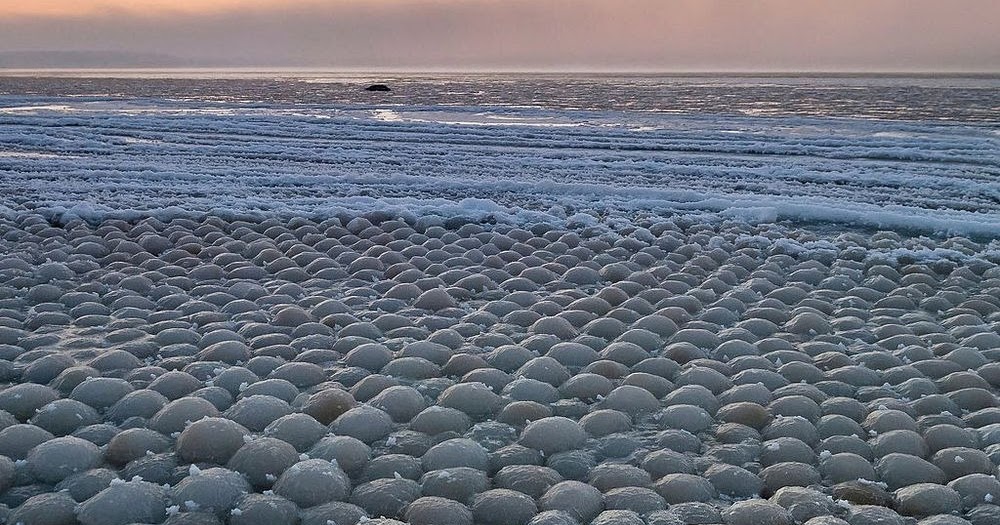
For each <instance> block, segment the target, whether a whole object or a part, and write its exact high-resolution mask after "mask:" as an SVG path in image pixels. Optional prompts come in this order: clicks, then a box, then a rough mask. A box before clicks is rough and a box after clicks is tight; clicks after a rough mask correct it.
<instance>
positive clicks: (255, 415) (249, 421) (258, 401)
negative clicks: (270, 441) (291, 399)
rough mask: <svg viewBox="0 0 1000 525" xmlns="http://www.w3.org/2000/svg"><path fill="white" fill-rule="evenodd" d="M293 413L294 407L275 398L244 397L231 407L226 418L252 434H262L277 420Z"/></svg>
mask: <svg viewBox="0 0 1000 525" xmlns="http://www.w3.org/2000/svg"><path fill="white" fill-rule="evenodd" d="M291 413H292V407H291V406H289V405H288V403H286V402H285V401H282V400H281V399H278V398H276V397H273V396H264V395H253V396H249V397H244V398H242V399H240V400H239V401H237V402H236V404H234V405H233V406H231V407H229V409H228V410H226V412H225V417H226V418H227V419H230V420H232V421H235V422H236V423H238V424H240V425H243V426H244V427H245V428H247V429H248V430H250V431H252V432H260V431H262V430H264V428H266V427H267V426H268V425H270V424H271V423H272V422H274V421H275V420H276V419H278V418H280V417H282V416H286V415H288V414H291Z"/></svg>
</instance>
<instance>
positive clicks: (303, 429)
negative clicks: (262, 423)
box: [263, 413, 328, 452]
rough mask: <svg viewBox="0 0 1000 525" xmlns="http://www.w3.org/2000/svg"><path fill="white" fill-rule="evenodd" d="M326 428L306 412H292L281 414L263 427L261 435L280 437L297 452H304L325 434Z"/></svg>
mask: <svg viewBox="0 0 1000 525" xmlns="http://www.w3.org/2000/svg"><path fill="white" fill-rule="evenodd" d="M327 432H328V430H327V428H326V427H325V426H323V425H322V424H320V422H319V421H316V419H315V418H314V417H312V416H310V415H308V414H303V413H294V414H288V415H285V416H281V417H279V418H278V419H276V420H274V421H272V422H271V424H269V425H267V427H265V428H264V432H263V435H264V436H267V437H272V438H275V439H280V440H282V441H284V442H286V443H288V444H290V445H292V446H293V447H295V450H297V451H299V452H305V451H306V450H309V447H312V446H313V445H315V444H316V442H317V441H319V440H320V439H322V438H323V436H325V435H326V434H327Z"/></svg>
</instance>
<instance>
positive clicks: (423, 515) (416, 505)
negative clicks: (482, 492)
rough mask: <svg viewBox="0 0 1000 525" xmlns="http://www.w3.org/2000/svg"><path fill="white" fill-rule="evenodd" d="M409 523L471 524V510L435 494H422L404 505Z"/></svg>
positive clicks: (405, 516)
mask: <svg viewBox="0 0 1000 525" xmlns="http://www.w3.org/2000/svg"><path fill="white" fill-rule="evenodd" d="M404 518H405V519H406V522H407V523H409V524H410V525H472V523H473V520H472V511H471V510H469V508H468V507H466V506H465V505H463V504H461V503H459V502H457V501H454V500H450V499H446V498H440V497H437V496H424V497H422V498H418V499H416V500H414V501H413V502H412V503H410V504H409V506H407V507H406V513H405V515H404Z"/></svg>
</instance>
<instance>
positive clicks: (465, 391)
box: [437, 383, 500, 419]
mask: <svg viewBox="0 0 1000 525" xmlns="http://www.w3.org/2000/svg"><path fill="white" fill-rule="evenodd" d="M437 401H438V405H440V406H443V407H447V408H454V409H456V410H461V411H462V412H464V413H466V414H467V415H468V416H469V417H471V418H473V419H482V418H485V417H488V416H490V415H492V414H493V413H494V412H495V411H496V409H497V407H498V405H499V404H500V397H499V396H498V395H496V394H495V393H494V392H493V391H492V390H490V389H489V387H487V386H486V385H485V384H483V383H459V384H457V385H452V386H450V387H448V388H447V389H445V391H444V392H442V393H441V395H440V396H438V400H437Z"/></svg>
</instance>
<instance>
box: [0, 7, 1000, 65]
mask: <svg viewBox="0 0 1000 525" xmlns="http://www.w3.org/2000/svg"><path fill="white" fill-rule="evenodd" d="M136 6H141V8H138V7H136ZM206 6H208V7H206ZM997 27H1000V1H998V0H733V1H729V0H326V1H320V0H141V1H140V0H75V1H74V0H31V1H24V2H21V1H16V2H15V1H12V0H11V1H6V0H0V52H5V51H34V50H58V51H66V50H75V51H119V52H120V51H124V52H139V53H157V54H164V55H172V56H175V57H180V58H182V59H185V60H188V61H190V62H191V63H197V64H203V65H220V66H222V65H232V66H300V67H302V66H304V67H308V66H316V67H334V68H336V67H344V68H365V67H371V68H440V69H470V68H473V69H491V68H503V69H546V68H551V69H612V70H629V69H653V70H935V71H942V70H979V71H1000V30H998V29H997Z"/></svg>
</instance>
